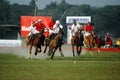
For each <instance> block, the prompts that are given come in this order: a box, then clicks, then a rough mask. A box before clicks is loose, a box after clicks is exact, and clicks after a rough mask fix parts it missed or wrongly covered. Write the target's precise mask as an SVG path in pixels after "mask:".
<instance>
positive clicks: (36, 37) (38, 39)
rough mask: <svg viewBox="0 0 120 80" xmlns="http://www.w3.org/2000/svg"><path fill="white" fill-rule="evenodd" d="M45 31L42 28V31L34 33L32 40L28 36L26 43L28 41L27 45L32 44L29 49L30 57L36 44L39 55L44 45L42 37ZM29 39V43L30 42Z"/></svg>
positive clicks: (36, 51)
mask: <svg viewBox="0 0 120 80" xmlns="http://www.w3.org/2000/svg"><path fill="white" fill-rule="evenodd" d="M43 32H44V29H42V30H41V32H40V33H37V34H34V36H33V39H32V40H29V38H30V37H28V36H27V37H26V43H27V47H28V45H29V46H30V49H29V54H30V56H29V59H31V58H32V54H31V53H32V47H33V46H34V47H35V55H37V53H38V52H41V46H42V40H43V39H42V37H43ZM28 41H29V43H28Z"/></svg>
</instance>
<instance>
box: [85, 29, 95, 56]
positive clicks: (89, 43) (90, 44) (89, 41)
mask: <svg viewBox="0 0 120 80" xmlns="http://www.w3.org/2000/svg"><path fill="white" fill-rule="evenodd" d="M84 45H85V47H87V48H89V53H90V54H91V55H92V56H93V53H92V50H93V48H94V47H95V46H97V42H96V38H95V34H94V31H91V32H90V34H89V35H88V36H85V35H84Z"/></svg>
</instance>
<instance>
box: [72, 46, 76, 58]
mask: <svg viewBox="0 0 120 80" xmlns="http://www.w3.org/2000/svg"><path fill="white" fill-rule="evenodd" d="M72 52H73V57H75V53H74V45H72Z"/></svg>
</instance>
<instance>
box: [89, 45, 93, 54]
mask: <svg viewBox="0 0 120 80" xmlns="http://www.w3.org/2000/svg"><path fill="white" fill-rule="evenodd" d="M89 53H90V55H91V56H93V52H92V46H90V51H89Z"/></svg>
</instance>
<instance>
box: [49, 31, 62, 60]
mask: <svg viewBox="0 0 120 80" xmlns="http://www.w3.org/2000/svg"><path fill="white" fill-rule="evenodd" d="M62 36H63V35H62V33H61V32H60V31H59V33H58V34H57V35H56V36H55V37H54V39H51V40H50V43H49V51H48V55H50V56H51V59H53V57H54V54H55V52H56V50H57V49H58V48H59V51H60V53H61V56H62V57H63V56H64V55H63V53H62V48H61V47H62Z"/></svg>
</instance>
